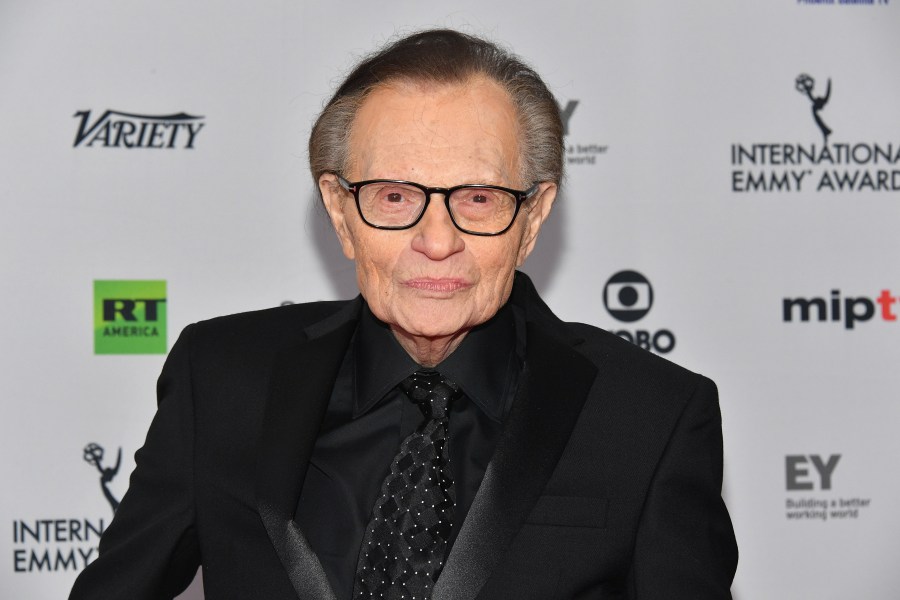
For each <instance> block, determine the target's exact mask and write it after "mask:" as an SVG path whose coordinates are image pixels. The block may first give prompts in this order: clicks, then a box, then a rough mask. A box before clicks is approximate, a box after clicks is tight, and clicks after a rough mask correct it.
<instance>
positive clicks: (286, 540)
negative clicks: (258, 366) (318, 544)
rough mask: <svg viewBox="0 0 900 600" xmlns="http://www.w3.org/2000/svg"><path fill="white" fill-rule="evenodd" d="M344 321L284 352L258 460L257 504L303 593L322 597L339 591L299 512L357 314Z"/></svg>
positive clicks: (326, 598)
mask: <svg viewBox="0 0 900 600" xmlns="http://www.w3.org/2000/svg"><path fill="white" fill-rule="evenodd" d="M342 312H343V311H342ZM329 321H330V320H329ZM341 321H342V322H341V323H340V324H339V325H337V326H336V327H334V328H332V329H330V331H328V332H327V333H324V334H322V335H320V336H318V337H312V339H308V340H307V341H305V342H303V343H302V344H300V345H298V346H295V347H293V348H291V349H289V350H287V351H285V352H282V353H281V354H280V355H279V356H278V359H277V360H276V363H275V365H274V368H273V371H272V382H271V388H270V395H269V399H268V403H267V405H266V414H265V418H264V420H263V429H262V434H261V438H260V445H259V449H258V452H257V459H256V469H257V471H256V473H257V475H256V495H257V507H258V509H259V514H260V516H261V518H262V521H263V524H264V525H265V527H266V531H267V532H268V534H269V537H270V538H271V540H272V544H273V545H274V546H275V551H276V552H277V554H278V557H279V558H280V559H281V562H282V563H283V564H284V568H285V569H286V570H287V572H288V576H289V577H290V580H291V583H292V584H293V586H294V589H295V590H296V592H297V595H298V596H299V597H300V598H316V599H317V600H319V599H323V600H333V599H334V592H333V591H332V589H331V586H330V585H329V583H328V580H327V578H326V576H325V571H324V570H323V569H322V564H321V563H320V562H319V559H318V557H317V556H316V555H315V553H314V552H313V551H312V549H311V548H310V546H309V543H308V542H307V540H306V537H305V536H304V535H303V532H301V531H300V529H299V528H298V527H297V524H296V523H295V522H294V520H293V516H294V511H295V510H296V507H297V501H298V499H299V497H300V488H301V486H302V484H303V479H304V477H305V476H306V468H307V466H308V463H309V457H310V455H311V454H312V449H313V446H314V444H315V440H316V435H317V434H318V430H319V426H320V425H321V423H322V418H323V417H324V415H325V410H326V408H327V407H328V400H329V398H330V397H331V390H332V388H333V387H334V380H335V377H336V376H337V371H338V369H339V367H340V365H341V361H342V360H343V357H344V354H345V353H346V351H347V346H348V344H349V342H350V338H351V337H352V335H353V331H354V330H355V328H356V320H355V319H351V320H347V318H346V317H345V318H343V319H341ZM307 331H308V332H309V330H307Z"/></svg>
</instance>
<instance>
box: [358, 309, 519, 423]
mask: <svg viewBox="0 0 900 600" xmlns="http://www.w3.org/2000/svg"><path fill="white" fill-rule="evenodd" d="M524 336H525V322H524V316H523V315H522V312H521V309H519V308H518V307H516V306H513V305H511V304H509V303H507V304H506V305H505V306H503V307H502V308H501V309H500V310H499V311H498V312H497V314H496V315H494V317H493V318H491V319H489V320H488V321H487V322H485V323H483V324H481V325H479V326H478V327H476V328H474V329H472V331H470V332H469V333H468V334H467V335H466V337H465V338H464V339H463V341H462V342H461V343H460V345H459V346H458V347H457V348H456V350H454V351H453V353H451V354H450V356H448V357H447V358H446V359H445V360H444V361H443V362H442V363H440V364H439V365H437V366H436V367H434V368H435V369H437V370H438V371H440V372H441V374H443V375H444V376H446V377H447V378H449V379H451V380H453V381H454V382H455V383H457V384H458V385H459V386H460V388H462V390H463V392H464V393H465V394H466V396H467V397H468V398H469V399H471V400H472V401H473V402H474V403H475V404H476V405H477V406H478V407H479V408H480V409H481V410H482V411H484V413H485V414H486V415H487V416H488V417H490V418H491V419H493V420H495V421H497V422H502V421H503V418H504V417H505V416H506V413H507V412H508V410H509V406H510V405H511V403H512V397H513V395H514V394H515V387H516V385H517V382H518V374H519V371H520V370H521V368H522V363H523V360H524V356H525V352H524V346H525V344H524V339H525V338H524ZM355 352H356V361H355V362H356V377H355V381H356V385H355V391H356V394H355V399H354V406H353V418H356V417H359V416H360V415H362V414H364V413H366V412H368V411H369V410H371V409H372V408H374V407H375V406H376V405H377V404H378V403H379V402H380V401H381V400H382V399H383V398H384V397H385V395H386V394H387V393H388V392H389V391H390V390H392V389H393V388H394V387H395V386H396V385H397V384H398V383H400V382H401V381H403V380H404V379H405V378H406V377H409V376H410V375H412V374H413V373H414V372H415V371H416V370H418V369H420V368H421V367H420V366H419V365H418V364H417V363H416V362H415V361H414V360H413V359H412V358H411V357H410V356H409V354H407V353H406V351H405V350H404V349H403V347H402V346H400V343H399V342H398V341H397V339H396V338H395V337H394V335H393V333H391V330H390V328H389V327H388V326H387V325H386V324H385V323H382V322H381V321H379V320H378V319H377V318H376V317H375V315H373V314H372V312H371V310H369V307H368V305H367V304H365V303H364V304H363V309H362V314H361V318H360V321H359V328H358V330H357V336H356V343H355Z"/></svg>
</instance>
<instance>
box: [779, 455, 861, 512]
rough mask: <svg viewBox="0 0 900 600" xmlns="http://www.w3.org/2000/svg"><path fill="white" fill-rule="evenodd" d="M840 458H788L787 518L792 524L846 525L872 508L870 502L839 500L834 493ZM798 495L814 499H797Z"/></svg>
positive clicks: (786, 468)
mask: <svg viewBox="0 0 900 600" xmlns="http://www.w3.org/2000/svg"><path fill="white" fill-rule="evenodd" d="M840 460H841V455H840V454H829V455H828V456H824V455H820V454H789V455H787V456H785V457H784V470H785V481H786V489H787V491H788V492H790V493H791V495H790V496H789V497H788V498H787V499H785V504H784V506H785V516H786V517H787V519H788V520H789V521H821V522H827V521H846V520H851V519H858V518H859V517H860V516H861V514H862V512H863V511H864V510H865V509H867V508H868V507H869V506H870V505H871V504H872V499H871V498H860V497H856V496H845V495H841V496H837V495H835V494H834V493H832V492H833V490H834V488H835V487H836V485H835V471H836V470H837V467H838V464H839V463H840ZM796 492H810V493H811V495H808V496H805V497H797V495H796Z"/></svg>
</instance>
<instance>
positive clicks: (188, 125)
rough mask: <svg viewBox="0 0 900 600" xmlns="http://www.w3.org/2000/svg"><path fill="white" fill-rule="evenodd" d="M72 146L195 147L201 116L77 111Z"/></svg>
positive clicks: (189, 148)
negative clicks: (94, 113)
mask: <svg viewBox="0 0 900 600" xmlns="http://www.w3.org/2000/svg"><path fill="white" fill-rule="evenodd" d="M73 116H74V117H76V118H78V119H79V122H78V131H77V132H76V133H75V143H74V144H73V147H75V148H78V147H79V146H80V147H86V148H93V147H102V148H158V149H174V148H184V149H187V150H191V149H193V148H194V142H195V141H196V138H197V134H198V133H200V130H201V129H203V126H204V125H205V123H204V122H203V117H197V116H193V115H189V114H187V113H176V114H171V115H138V114H134V113H126V112H119V111H117V110H107V111H104V112H103V113H102V114H100V115H97V116H96V117H95V118H93V119H92V118H91V111H89V110H80V111H78V112H76V113H75V114H74V115H73Z"/></svg>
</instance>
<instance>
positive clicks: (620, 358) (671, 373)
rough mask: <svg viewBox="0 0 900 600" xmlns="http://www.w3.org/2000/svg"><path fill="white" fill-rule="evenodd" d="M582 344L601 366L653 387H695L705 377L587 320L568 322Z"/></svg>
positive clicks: (590, 356) (584, 351) (586, 355)
mask: <svg viewBox="0 0 900 600" xmlns="http://www.w3.org/2000/svg"><path fill="white" fill-rule="evenodd" d="M565 325H566V327H568V328H569V330H570V331H571V332H572V333H573V334H574V335H575V336H577V337H578V338H579V339H580V340H581V343H580V344H578V345H577V346H576V349H577V350H578V351H579V352H580V353H581V354H582V355H584V356H585V357H587V358H588V360H590V361H591V362H593V363H594V364H595V365H597V366H598V367H600V369H601V370H602V371H604V372H606V373H608V374H610V375H617V376H620V377H624V378H627V379H629V380H632V381H639V382H642V383H643V384H644V385H651V386H652V387H656V386H659V387H664V388H667V389H672V388H673V387H674V388H676V389H677V388H682V389H685V390H686V391H687V390H692V389H693V388H694V387H696V386H697V385H698V384H699V383H700V381H701V380H706V377H704V376H703V375H700V374H698V373H694V372H693V371H690V370H689V369H686V368H685V367H682V366H681V365H678V364H675V363H674V362H672V361H670V360H668V359H666V358H663V357H661V356H659V355H657V354H654V353H652V352H650V351H648V350H645V349H643V348H641V347H640V346H638V345H636V344H633V343H631V342H629V341H627V340H625V339H622V338H621V337H619V336H617V335H615V334H613V333H611V332H609V331H606V330H604V329H601V328H599V327H595V326H593V325H588V324H585V323H576V322H567V323H566V324H565Z"/></svg>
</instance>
